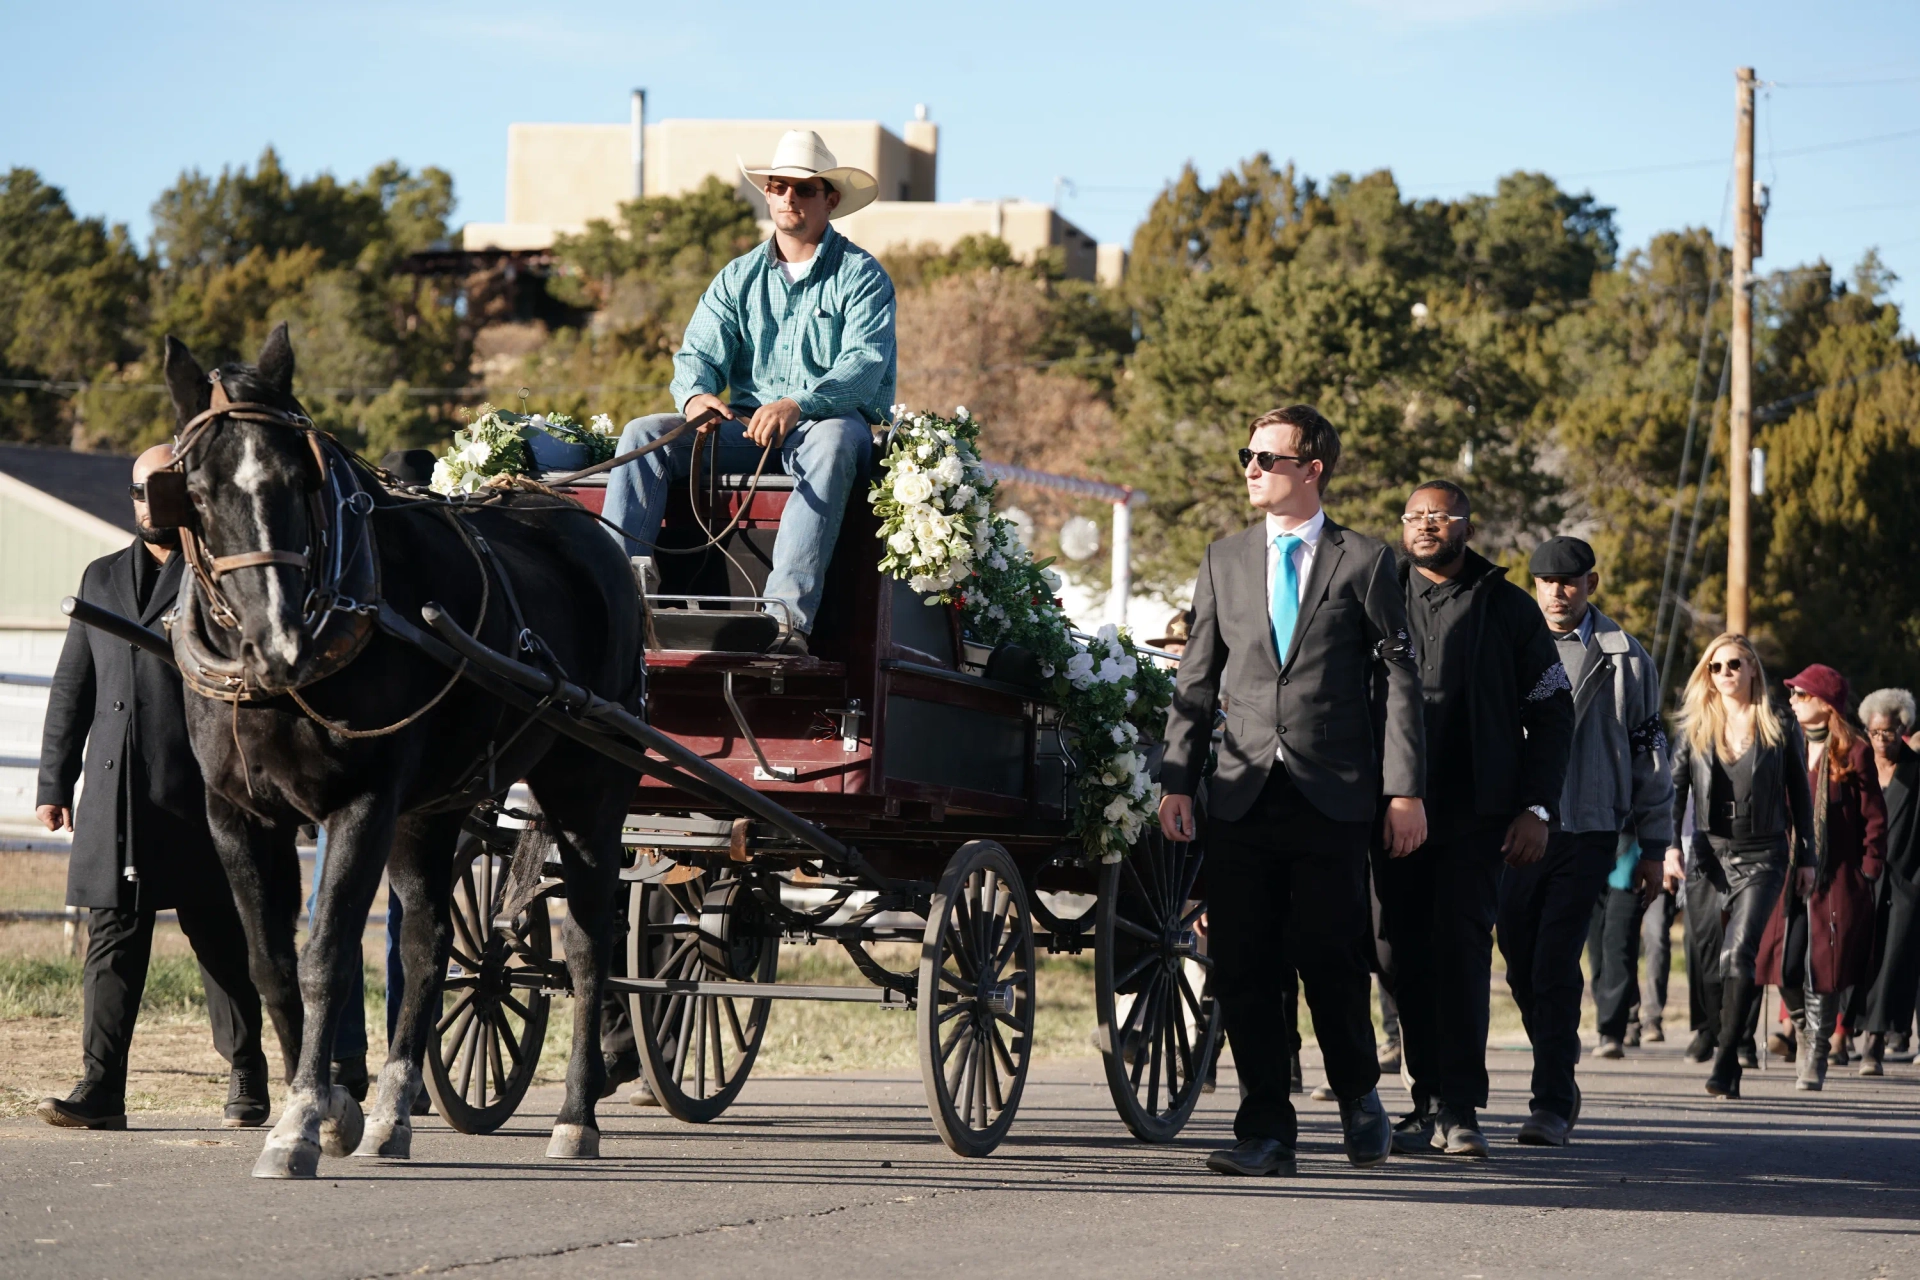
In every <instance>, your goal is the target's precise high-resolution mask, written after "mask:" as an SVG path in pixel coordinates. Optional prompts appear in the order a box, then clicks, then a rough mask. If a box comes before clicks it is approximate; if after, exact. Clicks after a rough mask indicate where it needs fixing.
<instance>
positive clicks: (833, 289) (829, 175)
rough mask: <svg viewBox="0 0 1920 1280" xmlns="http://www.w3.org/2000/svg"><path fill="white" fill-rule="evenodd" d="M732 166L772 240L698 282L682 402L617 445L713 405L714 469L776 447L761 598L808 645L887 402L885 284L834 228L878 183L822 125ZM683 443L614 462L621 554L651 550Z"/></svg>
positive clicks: (646, 437)
mask: <svg viewBox="0 0 1920 1280" xmlns="http://www.w3.org/2000/svg"><path fill="white" fill-rule="evenodd" d="M741 172H742V173H744V174H745V175H746V176H747V178H748V180H749V181H751V182H752V183H753V184H754V185H755V186H757V187H759V188H760V190H761V191H763V192H765V193H766V197H767V211H768V213H769V215H770V216H771V217H772V219H773V238H772V239H771V240H769V241H767V243H765V244H763V245H760V246H759V247H757V248H755V249H753V250H751V251H750V252H748V253H745V254H743V255H741V256H740V257H738V258H735V259H734V260H733V261H732V262H730V263H728V264H727V265H726V266H725V267H724V268H722V269H721V272H720V274H719V275H718V276H717V277H715V278H714V281H713V283H712V284H711V285H709V286H708V287H707V291H706V293H705V294H703V295H702V296H701V298H700V304H699V306H698V307H696V308H695V309H694V313H693V319H692V321H691V322H690V323H689V324H688V325H687V336H686V339H685V341H683V342H682V343H681V346H680V351H679V353H678V354H677V355H675V356H674V358H673V365H674V376H673V384H672V392H673V401H674V404H675V405H677V406H678V407H679V410H680V411H679V412H678V413H671V414H668V413H662V414H654V415H652V416H651V417H645V418H636V419H635V420H634V421H632V422H629V423H628V424H627V427H626V430H625V432H624V433H622V435H621V437H620V452H622V453H625V452H627V451H629V450H632V449H637V448H640V447H641V446H642V445H645V444H648V443H650V442H652V441H654V440H657V439H658V438H660V437H661V436H663V435H665V434H666V433H667V432H669V431H671V430H673V429H674V428H675V427H678V426H679V425H680V424H681V423H683V422H685V421H686V420H687V419H688V418H692V417H696V416H698V415H699V414H701V413H704V412H706V411H708V410H715V411H717V412H719V414H720V415H721V417H722V418H723V419H725V420H724V421H723V422H721V423H720V424H719V446H718V454H719V456H718V457H717V458H716V459H715V462H714V465H715V466H717V467H718V468H719V469H720V470H721V471H727V472H750V471H753V470H754V469H755V468H756V467H757V466H758V465H759V462H760V459H761V457H762V456H763V452H764V451H765V450H767V449H769V448H771V449H773V450H776V451H777V453H778V456H779V463H780V466H781V468H782V469H783V470H784V471H786V473H787V474H788V475H790V476H792V477H793V478H794V480H795V487H794V493H793V497H792V498H790V499H789V500H788V502H787V506H786V510H785V511H784V512H783V513H782V515H781V517H780V532H779V535H778V537H777V538H776V540H775V542H774V547H773V568H772V573H771V574H770V576H769V577H768V579H767V586H766V595H767V596H768V597H770V598H771V599H773V600H777V601H779V602H781V603H782V604H784V605H785V607H786V612H785V615H784V616H783V618H782V627H783V634H782V636H781V645H782V647H784V648H785V649H786V650H787V651H788V652H795V653H805V652H806V651H807V637H808V635H809V633H811V632H812V630H813V621H814V616H815V614H816V613H817V612H818V610H819V607H820V593H821V588H822V586H823V584H824V583H825V580H826V570H827V564H828V562H829V561H830V560H831V559H832V558H833V544H834V541H835V539H836V538H837V537H838V536H839V532H840V516H841V513H842V512H844V511H845V509H846V505H847V498H848V496H849V495H850V494H851V493H852V492H853V489H854V486H855V485H856V484H857V483H858V482H859V481H860V480H861V479H862V478H863V477H864V476H865V474H866V471H867V467H868V463H869V462H870V460H871V456H872V432H871V430H870V427H871V424H875V423H879V422H881V421H883V420H884V419H885V417H886V414H887V410H888V407H889V405H890V404H891V402H892V400H893V385H894V337H893V318H894V297H893V281H892V280H890V279H888V277H887V273H886V271H885V270H884V269H883V268H882V267H881V266H880V264H879V262H877V261H876V260H875V259H874V257H873V255H872V254H870V253H867V252H866V251H865V250H863V249H860V248H857V247H856V246H854V245H853V244H852V243H850V242H849V241H848V240H847V238H846V237H845V236H842V235H841V234H840V233H839V232H837V231H835V230H834V229H833V227H832V226H831V225H830V224H831V222H832V220H833V219H836V218H842V217H845V216H846V215H847V214H849V213H852V212H853V211H854V210H856V209H861V208H865V207H866V206H867V205H868V204H870V203H872V201H873V199H874V197H875V196H876V195H877V194H878V193H879V183H878V182H877V181H875V179H874V177H873V175H872V174H870V173H865V172H863V171H861V170H859V169H855V168H852V167H850V166H847V165H842V164H840V163H839V162H838V161H836V160H835V159H834V156H833V153H832V152H831V151H829V150H827V145H826V143H824V142H822V141H821V140H820V135H819V134H817V133H814V132H813V131H812V130H809V129H795V130H792V131H790V132H789V133H787V134H786V136H784V137H783V138H781V139H780V145H779V146H778V147H776V148H774V153H773V162H772V163H771V164H769V165H768V166H766V167H765V168H761V169H749V168H747V167H746V165H745V164H742V165H741ZM723 389H725V390H727V391H728V392H729V399H728V400H722V399H721V398H720V392H721V391H722V390H723ZM693 450H694V440H693V437H691V436H682V437H680V438H679V439H677V440H675V441H673V442H672V443H670V444H668V445H667V446H666V447H665V448H662V449H659V450H656V451H655V452H653V453H650V454H647V455H646V456H645V457H642V458H640V459H637V460H636V461H634V462H630V463H627V464H625V465H623V466H621V467H617V468H615V469H614V472H613V474H612V476H611V477H610V478H609V479H608V482H607V503H606V517H607V519H608V520H610V521H612V522H613V523H614V524H616V525H618V526H619V527H620V528H621V529H622V530H624V531H625V534H626V537H627V540H628V542H629V544H630V545H629V546H628V552H629V554H632V555H635V556H650V555H652V554H653V545H654V542H655V540H656V539H657V538H658V537H659V535H660V518H661V514H662V513H663V512H664V510H665V508H666V500H667V494H668V492H669V491H670V489H671V487H672V484H673V482H674V481H675V480H684V479H685V478H686V476H687V473H688V471H689V469H690V468H691V465H692V459H693Z"/></svg>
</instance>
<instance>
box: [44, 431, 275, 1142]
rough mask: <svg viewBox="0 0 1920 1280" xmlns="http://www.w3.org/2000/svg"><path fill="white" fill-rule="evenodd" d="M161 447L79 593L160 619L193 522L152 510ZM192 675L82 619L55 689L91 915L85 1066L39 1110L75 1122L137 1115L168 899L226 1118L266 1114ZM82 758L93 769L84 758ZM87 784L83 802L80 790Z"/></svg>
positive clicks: (54, 742) (59, 740)
mask: <svg viewBox="0 0 1920 1280" xmlns="http://www.w3.org/2000/svg"><path fill="white" fill-rule="evenodd" d="M172 456H173V451H172V447H171V446H169V445H156V446H155V447H154V448H152V449H149V450H147V451H146V452H145V453H143V454H141V455H140V457H139V458H138V459H136V460H135V461H134V465H133V484H132V486H131V489H130V493H131V496H132V497H133V511H134V521H135V524H136V525H137V527H138V528H139V530H140V537H139V539H138V540H137V541H135V542H134V543H133V545H131V546H129V547H128V548H127V549H126V550H124V551H119V552H116V553H114V554H113V555H110V556H102V557H101V558H100V559H98V560H95V561H94V562H93V563H92V564H90V565H88V566H87V569H86V572H85V574H83V575H82V576H81V579H80V590H79V592H78V595H79V596H80V598H81V599H82V600H85V601H87V602H88V603H89V604H96V605H99V606H101V607H102V608H104V609H108V610H111V611H112V612H114V613H117V614H120V615H121V616H122V617H126V618H132V619H134V620H136V621H138V622H140V623H142V624H144V625H146V626H148V627H153V626H156V625H157V624H158V623H159V621H160V615H162V614H163V613H165V612H166V611H167V610H168V609H169V608H171V607H172V606H173V602H174V600H175V598H176V597H177V596H178V595H179V593H180V578H181V557H179V556H177V555H174V554H173V549H174V548H175V547H176V546H178V539H179V535H178V534H177V533H176V532H175V531H173V530H156V529H154V528H153V527H152V526H151V525H150V524H149V523H148V522H147V505H146V491H145V488H144V485H145V481H146V478H147V476H148V475H149V474H151V473H152V472H153V471H155V470H156V469H158V468H160V467H163V466H165V465H166V464H167V463H168V462H170V461H171V460H172ZM182 698H183V695H182V692H181V684H180V674H179V672H177V671H175V670H174V669H173V668H172V667H171V666H169V665H167V664H166V663H165V662H163V661H161V660H160V659H159V658H156V657H154V656H153V655H152V654H149V653H144V652H142V651H140V650H139V649H138V648H136V647H135V646H133V645H130V644H128V643H126V642H125V641H123V640H116V639H114V638H113V637H111V636H109V635H107V634H106V633H105V632H103V631H95V630H93V629H92V628H90V627H87V626H83V625H81V624H80V623H78V622H76V623H74V624H73V625H72V626H70V627H69V628H68V629H67V643H66V647H65V648H64V649H63V650H62V651H61V654H60V665H59V667H58V668H57V669H56V671H55V673H54V678H53V689H52V692H51V694H50V696H49V697H48V700H47V719H46V728H45V733H44V737H43V740H42V744H41V748H40V785H39V797H38V805H39V809H38V813H39V817H40V820H41V821H42V822H43V823H45V824H46V827H47V829H48V830H50V831H58V830H60V829H62V828H63V827H64V828H70V829H71V830H72V831H73V852H72V855H71V857H70V859H69V861H68V863H67V905H69V906H74V907H87V908H90V911H91V914H90V915H89V917H88V922H87V960H86V968H85V975H84V982H85V1001H86V1004H85V1010H86V1012H85V1025H84V1028H83V1030H82V1033H81V1036H82V1039H81V1055H82V1058H83V1059H84V1062H85V1075H84V1078H83V1079H82V1080H81V1081H80V1084H79V1086H78V1087H77V1088H75V1089H74V1091H73V1093H72V1094H71V1095H70V1096H69V1097H66V1098H47V1099H45V1100H43V1101H42V1102H41V1103H40V1107H39V1115H40V1118H41V1119H43V1120H45V1121H46V1122H47V1123H48V1124H52V1125H60V1126H63V1127H68V1128H84V1129H124V1128H126V1127H127V1116H126V1110H127V1107H126V1095H127V1051H128V1048H129V1046H130V1045H131V1043H132V1040H133V1025H134V1020H135V1018H136V1017H137V1016H138V1015H139V1012H140V995H141V992H142V991H143V990H144V989H145V987H146V981H147V961H148V958H149V957H150V955H151V953H152V949H153V924H154V913H155V912H157V911H160V910H163V909H165V908H169V907H171V908H174V909H175V910H176V911H177V912H178V914H179V919H180V928H181V931H182V932H184V933H185V934H186V935H187V938H188V940H189V941H190V942H192V944H193V950H194V954H195V956H196V957H197V958H198V959H199V961H200V977H201V981H202V982H203V984H204V985H205V986H206V990H207V1013H208V1016H209V1018H210V1019H211V1020H212V1023H213V1042H214V1047H215V1048H216V1049H218V1050H219V1051H220V1056H221V1057H223V1058H225V1059H226V1060H227V1061H228V1062H229V1063H231V1064H232V1066H233V1070H232V1073H231V1076H230V1078H229V1081H228V1089H227V1109H226V1122H227V1124H228V1126H229V1127H239V1126H251V1125H258V1124H261V1123H263V1122H264V1121H265V1120H266V1118H267V1110H268V1105H267V1074H268V1072H267V1059H266V1055H265V1053H264V1052H262V1049H261V1042H260V1031H261V1028H260V997H259V995H258V994H257V993H256V992H255V991H254V988H253V982H252V980H251V979H250V978H249V977H248V975H247V944H246V936H245V934H244V933H243V932H242V930H241V925H240V915H239V912H238V911H237V910H235V908H234V904H233V891H232V890H231V889H230V888H229V887H228V885H227V877H226V873H225V872H224V871H222V870H221V867H220V861H219V858H218V856H217V855H216V854H215V852H214V848H213V838H212V836H211V834H210V833H209V832H208V830H207V797H206V786H205V784H204V783H203V782H202V781H201V778H200V766H199V764H198V763H197V762H196V761H195V760H194V757H193V750H192V748H191V747H190V746H189V745H188V742H187V723H186V712H185V708H184V703H183V700H182ZM83 763H84V769H83ZM83 773H84V777H85V780H86V785H85V787H84V789H83V790H82V791H81V793H80V800H79V809H78V812H77V813H76V812H75V808H74V788H75V784H76V783H78V782H79V781H80V780H81V778H82V776H83Z"/></svg>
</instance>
